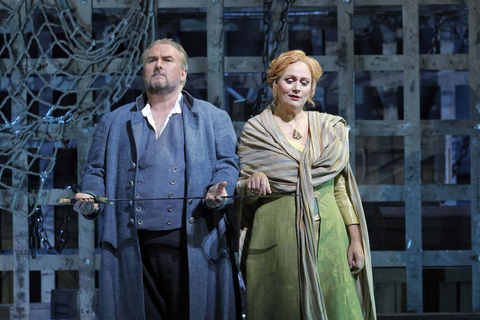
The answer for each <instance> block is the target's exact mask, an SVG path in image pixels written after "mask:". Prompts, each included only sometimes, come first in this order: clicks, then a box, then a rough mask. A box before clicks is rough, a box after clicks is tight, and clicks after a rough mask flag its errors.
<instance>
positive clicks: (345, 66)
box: [336, 0, 355, 172]
mask: <svg viewBox="0 0 480 320" xmlns="http://www.w3.org/2000/svg"><path fill="white" fill-rule="evenodd" d="M354 6H355V1H354V0H351V1H348V2H347V1H338V2H337V21H338V48H339V50H338V56H337V62H336V64H337V65H338V113H339V115H340V116H342V117H343V118H344V119H345V120H346V121H347V123H348V125H349V126H350V128H351V130H350V134H349V140H350V154H351V155H354V154H355V73H354V71H355V70H354V65H355V60H354V34H353V11H354V10H353V8H354ZM350 165H351V167H352V169H353V171H354V172H355V157H354V156H351V157H350Z"/></svg>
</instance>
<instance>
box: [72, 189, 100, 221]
mask: <svg viewBox="0 0 480 320" xmlns="http://www.w3.org/2000/svg"><path fill="white" fill-rule="evenodd" d="M75 199H76V200H77V202H75V204H74V205H73V210H75V211H76V212H78V213H80V214H81V215H82V216H89V215H91V214H93V212H94V211H95V210H97V208H98V204H96V203H95V202H94V201H93V198H92V196H91V195H89V194H87V193H76V194H75Z"/></svg>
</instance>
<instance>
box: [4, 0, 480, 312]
mask: <svg viewBox="0 0 480 320" xmlns="http://www.w3.org/2000/svg"><path fill="white" fill-rule="evenodd" d="M0 29H1V32H2V35H1V36H0V74H1V82H0V116H1V119H0V275H1V277H0V319H15V320H20V319H96V318H97V315H98V308H101V307H102V306H101V305H99V303H98V296H99V293H98V292H99V281H100V280H99V279H100V277H99V270H100V266H101V252H102V248H101V247H100V246H99V241H100V239H101V234H102V229H103V228H104V225H106V221H105V219H104V218H103V216H99V217H98V218H97V219H94V220H88V219H85V218H84V217H82V216H81V215H80V214H78V213H77V212H76V211H74V210H73V205H72V204H71V203H70V199H72V198H74V196H75V193H76V192H79V191H80V190H81V185H82V170H83V167H84V165H85V164H86V163H87V157H88V153H89V149H90V146H91V144H92V141H93V140H94V132H95V128H97V127H98V124H99V121H100V119H102V116H103V115H105V114H107V113H109V112H111V111H114V110H116V109H117V108H119V107H120V106H123V105H125V104H127V103H131V102H135V100H136V99H137V97H139V96H141V95H142V93H143V92H144V91H145V87H144V81H143V76H142V72H143V71H142V70H143V61H144V60H143V58H142V53H143V52H144V50H145V49H146V48H148V46H149V45H150V44H151V43H152V42H153V41H154V40H156V39H162V38H171V39H173V40H174V41H175V42H177V43H179V44H180V45H182V46H183V48H184V49H185V51H186V52H187V54H188V75H187V81H186V84H185V87H184V90H185V91H187V92H188V93H189V94H190V95H191V96H192V97H193V98H196V99H201V100H204V101H208V102H210V103H211V104H213V105H214V106H216V107H217V108H219V109H221V110H224V111H226V112H227V113H228V115H229V116H230V118H231V120H232V123H233V128H234V131H235V134H236V137H237V139H239V138H240V136H241V133H242V131H243V129H244V126H245V124H246V122H247V121H248V120H249V119H251V118H252V117H253V116H256V115H258V114H260V113H261V112H262V111H263V110H264V109H265V108H266V107H267V105H268V103H269V102H270V101H271V100H272V99H273V93H272V90H271V89H270V88H269V87H268V86H267V84H266V81H267V70H268V67H269V64H270V62H271V61H272V60H273V59H276V58H277V57H278V56H279V54H281V53H284V52H287V51H289V50H295V49H299V50H303V51H304V52H305V53H306V55H307V56H309V57H312V58H313V59H315V60H316V61H318V63H319V64H320V66H321V67H322V69H323V75H322V76H321V77H320V79H319V80H318V82H317V83H316V92H315V97H314V99H313V102H314V104H315V106H314V107H310V108H309V107H308V105H307V110H310V111H311V110H314V111H319V112H326V113H329V114H332V115H339V116H341V117H342V118H343V119H345V120H346V123H347V124H348V127H349V134H348V137H349V152H350V159H349V163H350V166H351V168H352V172H353V174H354V176H355V178H356V183H357V184H358V191H359V195H360V197H361V201H362V204H363V208H364V212H365V219H366V223H367V225H368V233H369V242H370V250H371V270H372V271H373V286H374V291H373V292H374V298H375V299H374V300H375V306H376V313H377V318H378V319H383V320H387V319H388V320H393V319H404V320H406V319H419V320H420V319H424V320H427V319H429V320H433V319H435V320H436V319H438V320H443V319H445V320H446V319H458V320H460V319H462V320H463V319H480V148H479V147H480V1H479V0H296V1H293V0H273V1H271V0H270V1H269V0H144V1H139V0H44V1H41V0H20V1H19V0H0ZM292 129H293V128H292ZM232 132H233V131H232ZM294 137H295V136H294ZM295 139H296V138H295ZM198 148H201V146H200V147H198ZM199 150H200V149H199ZM185 152H187V151H185ZM131 166H132V168H131V169H132V170H135V166H136V164H135V163H132V165H131ZM129 170H130V169H129ZM187 170H188V169H187ZM174 172H176V170H174ZM133 183H134V182H133V181H132V185H133ZM174 183H175V180H173V183H171V184H174ZM230 195H232V194H230ZM97 196H99V197H103V196H105V195H100V194H98V195H97ZM127 200H128V199H127ZM133 200H134V199H132V201H133ZM188 201H193V198H191V199H190V198H187V199H186V200H185V203H186V204H185V205H186V206H188V204H187V202H188ZM198 201H202V200H198ZM72 203H74V201H73V202H72ZM190 204H191V202H190ZM104 205H105V206H108V204H104ZM200 205H201V204H200ZM132 206H133V204H132ZM137 211H139V210H137ZM234 211H235V206H234V205H233V204H232V205H229V207H228V212H230V213H231V215H232V216H235V214H234ZM191 219H194V220H195V219H198V218H197V217H196V216H195V218H193V217H192V218H191ZM191 219H190V220H188V221H190V222H188V221H187V224H188V223H191V224H193V223H194V222H193V221H194V220H191ZM234 229H238V228H237V226H235V225H234ZM187 230H188V229H187ZM234 242H235V241H234ZM232 250H234V251H235V252H234V253H235V257H236V258H238V246H237V245H236V244H234V245H233V246H232ZM240 291H241V292H242V297H243V298H245V287H244V285H243V284H240ZM247 291H248V285H247ZM192 299H195V298H194V297H190V300H192ZM243 312H244V313H245V305H244V308H243ZM244 316H245V315H244ZM246 317H247V319H248V314H247V315H246ZM304 317H305V316H304ZM190 318H191V319H195V318H196V317H195V314H194V311H192V310H190ZM206 318H208V317H206ZM217 318H218V319H220V318H219V317H217ZM112 319H113V318H112ZM212 319H213V318H212ZM312 319H313V318H312ZM329 319H330V317H329ZM346 320H348V319H346Z"/></svg>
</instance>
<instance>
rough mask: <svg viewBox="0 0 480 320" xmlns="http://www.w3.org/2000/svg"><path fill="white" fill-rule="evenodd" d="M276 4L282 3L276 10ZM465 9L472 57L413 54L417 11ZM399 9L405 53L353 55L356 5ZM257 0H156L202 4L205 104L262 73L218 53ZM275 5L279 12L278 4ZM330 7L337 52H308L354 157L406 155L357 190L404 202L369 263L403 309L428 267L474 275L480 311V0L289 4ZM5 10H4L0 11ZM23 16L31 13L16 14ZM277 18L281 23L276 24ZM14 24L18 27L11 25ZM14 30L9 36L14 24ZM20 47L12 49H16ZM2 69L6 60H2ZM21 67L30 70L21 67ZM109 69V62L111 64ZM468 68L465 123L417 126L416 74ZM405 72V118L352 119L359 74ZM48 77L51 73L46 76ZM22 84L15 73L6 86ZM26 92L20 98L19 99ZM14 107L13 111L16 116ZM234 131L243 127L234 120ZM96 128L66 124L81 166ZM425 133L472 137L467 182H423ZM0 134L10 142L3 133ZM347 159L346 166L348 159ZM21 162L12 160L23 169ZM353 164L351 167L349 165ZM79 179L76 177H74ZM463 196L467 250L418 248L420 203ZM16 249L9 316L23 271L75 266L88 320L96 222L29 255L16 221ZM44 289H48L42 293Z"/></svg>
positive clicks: (2, 262)
mask: <svg viewBox="0 0 480 320" xmlns="http://www.w3.org/2000/svg"><path fill="white" fill-rule="evenodd" d="M129 2H130V1H117V0H94V1H93V2H92V0H77V1H73V0H71V4H72V5H73V6H74V7H76V8H77V15H78V18H79V21H82V23H83V24H84V26H85V28H86V30H90V32H91V24H92V9H93V8H119V7H128V6H129ZM274 2H276V3H275V4H274V10H278V9H280V10H281V3H282V2H283V1H280V0H278V1H274ZM277 3H280V5H278V4H277ZM439 4H440V5H467V7H468V10H469V16H468V19H469V53H468V54H455V55H445V54H439V55H420V54H419V10H418V9H419V5H439ZM378 5H381V6H389V5H394V6H399V5H401V6H402V15H403V41H404V42H403V46H404V47H403V54H400V55H355V54H354V33H353V21H352V19H353V16H354V12H355V6H378ZM262 6H263V1H262V0H182V1H178V0H158V8H159V9H166V8H170V9H175V8H206V16H207V57H205V58H190V59H189V65H190V72H191V73H206V74H207V79H208V100H209V101H210V102H212V103H214V104H215V105H217V106H219V107H222V106H223V105H224V103H223V102H224V101H223V100H224V73H226V72H237V73H238V72H240V73H241V72H262V70H263V66H262V57H225V56H224V52H223V9H224V8H226V7H228V8H235V7H237V8H241V7H262ZM275 6H277V7H275ZM316 6H322V7H336V8H337V9H336V10H337V17H338V42H339V45H338V47H339V48H341V50H339V51H338V54H337V55H335V56H314V58H315V59H317V60H318V61H319V63H320V64H321V65H322V67H323V69H324V71H332V72H338V87H339V89H338V95H339V97H338V98H339V100H338V101H339V114H340V115H341V116H343V117H344V118H345V119H346V120H347V122H348V123H349V125H350V127H351V137H350V142H351V153H352V154H354V153H355V136H403V137H404V150H405V184H404V185H369V186H368V187H367V186H360V192H361V195H362V200H363V201H369V202H375V201H404V202H405V206H406V210H405V223H406V225H405V229H406V239H405V241H406V250H405V251H381V252H380V251H378V252H373V254H372V258H373V265H374V267H405V268H406V275H407V276H406V284H407V311H410V312H422V311H423V302H422V301H423V297H422V290H423V288H422V272H423V268H424V267H455V266H468V267H471V269H472V288H473V289H472V290H473V291H472V299H473V302H472V305H473V311H474V312H480V148H479V147H480V63H479V61H480V41H479V40H478V39H480V2H479V1H478V0H297V1H296V2H295V3H294V4H293V7H294V8H295V7H316ZM0 9H1V8H0ZM21 10H22V11H21V12H22V14H25V15H26V14H28V8H26V7H22V8H21ZM277 19H278V18H277ZM15 23H18V21H15ZM15 23H14V25H12V27H11V28H12V32H13V31H14V30H15V28H19V26H18V25H15ZM24 48H25V44H24V43H21V41H20V40H19V41H17V42H16V43H15V47H14V50H16V51H17V52H21V51H22V50H23V49H24ZM0 63H7V62H5V61H4V62H2V61H0ZM24 67H25V68H26V67H27V66H24ZM112 67H114V66H112ZM446 69H457V70H469V85H470V119H469V120H420V70H446ZM385 70H398V71H403V75H404V88H405V90H404V120H398V121H382V120H374V121H373V120H365V121H355V102H354V90H355V78H354V75H355V71H385ZM46 72H48V71H46ZM15 79H17V80H18V79H20V77H19V76H18V75H15V74H13V75H12V80H13V81H14V82H15V81H16V80H15ZM24 94H25V95H26V93H24ZM15 110H17V112H18V110H21V107H20V106H15V105H12V115H13V116H15V112H16V111H15ZM235 126H236V129H237V131H238V132H240V130H241V128H242V127H243V123H235ZM93 132H94V127H93V124H92V123H81V124H79V125H77V126H69V127H68V128H67V132H66V135H67V138H70V139H77V141H78V147H77V150H78V168H79V170H81V168H82V167H83V164H84V163H85V161H86V156H87V152H88V148H89V145H90V143H91V140H92V137H93ZM423 134H429V135H446V134H448V135H468V136H470V141H471V149H470V157H471V183H470V185H422V182H421V172H420V170H421V144H420V140H421V139H420V137H421V136H422V135H423ZM0 138H6V137H4V136H2V137H0ZM354 160H355V159H354V157H352V160H351V161H352V162H353V161H354ZM25 161H26V159H18V163H19V164H20V165H21V164H22V163H25ZM352 167H354V163H352ZM78 176H80V172H78ZM66 194H67V191H65V190H55V189H52V190H43V194H42V195H43V196H42V201H41V204H43V205H54V204H55V199H57V198H60V197H64V196H65V195H66ZM451 199H456V200H469V201H470V203H471V250H461V251H458V250H456V251H455V250H453V251H452V250H450V251H423V250H422V201H443V200H451ZM13 230H14V242H13V243H14V250H13V254H12V255H0V271H12V270H13V271H14V297H15V302H14V319H28V318H29V299H28V297H29V280H28V279H29V271H31V270H40V271H42V272H44V273H42V286H43V285H44V284H43V283H44V282H45V286H48V284H47V283H51V282H52V280H53V279H54V278H52V277H54V276H53V271H57V270H78V272H79V278H80V289H79V310H80V318H81V319H94V316H95V315H94V305H93V301H94V292H95V279H94V273H95V270H98V269H99V265H100V257H99V255H98V254H94V243H93V239H94V224H93V222H91V221H88V220H85V219H79V239H82V241H80V242H79V250H78V255H68V254H67V255H63V254H62V255H58V256H47V255H45V256H39V257H37V259H35V260H33V259H31V258H30V257H29V249H28V221H27V219H26V218H21V217H18V216H14V217H13ZM47 291H48V290H47Z"/></svg>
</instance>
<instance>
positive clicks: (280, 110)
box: [273, 106, 304, 122]
mask: <svg viewBox="0 0 480 320" xmlns="http://www.w3.org/2000/svg"><path fill="white" fill-rule="evenodd" d="M303 113H304V111H303V108H300V109H288V108H285V107H282V106H277V107H275V109H274V111H273V114H274V115H276V116H278V117H279V118H280V119H282V121H284V122H290V121H292V120H294V119H300V118H302V117H303Z"/></svg>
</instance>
